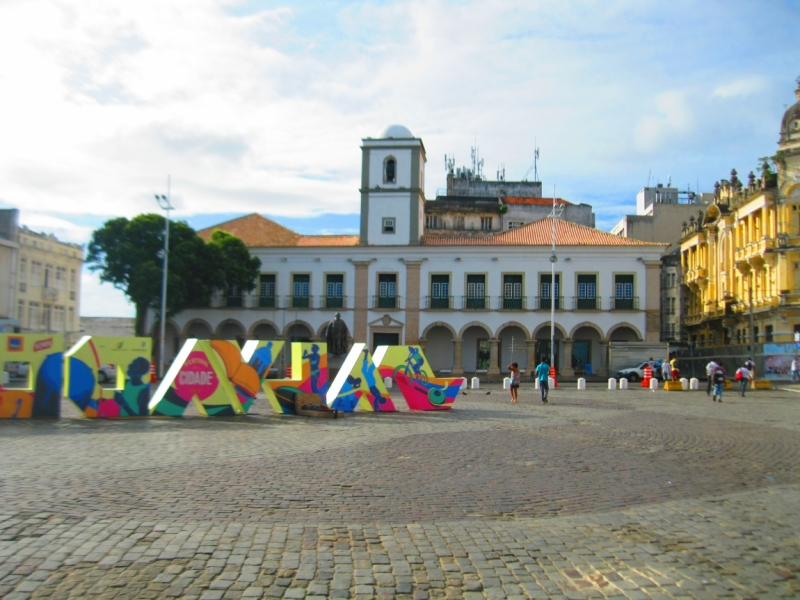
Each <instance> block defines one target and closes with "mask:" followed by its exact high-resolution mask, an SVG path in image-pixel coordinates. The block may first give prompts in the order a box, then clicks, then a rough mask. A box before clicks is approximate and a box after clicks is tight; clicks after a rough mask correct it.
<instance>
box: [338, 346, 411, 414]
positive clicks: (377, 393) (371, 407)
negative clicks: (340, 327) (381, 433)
mask: <svg viewBox="0 0 800 600" xmlns="http://www.w3.org/2000/svg"><path fill="white" fill-rule="evenodd" d="M327 403H328V406H329V407H330V408H333V409H336V410H341V411H343V412H353V411H355V410H362V411H376V412H377V411H382V412H395V411H396V410H397V408H396V407H395V405H394V403H393V402H392V399H391V397H390V396H389V391H388V390H387V389H386V386H385V385H384V383H383V378H382V377H381V374H380V372H379V371H378V368H377V366H376V365H375V363H374V362H373V360H372V356H371V355H370V352H369V348H367V345H366V344H353V347H352V348H351V349H350V352H349V353H348V355H347V358H346V359H345V361H344V363H343V364H342V368H341V369H339V373H338V375H337V376H336V379H334V381H333V383H331V387H330V389H329V390H328V395H327Z"/></svg>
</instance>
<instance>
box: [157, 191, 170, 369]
mask: <svg viewBox="0 0 800 600" xmlns="http://www.w3.org/2000/svg"><path fill="white" fill-rule="evenodd" d="M170 184H171V181H170V176H167V195H166V196H164V195H163V194H161V195H159V194H156V202H158V205H159V206H160V207H161V209H162V210H163V211H164V212H165V213H166V218H165V219H164V249H163V250H161V252H160V254H161V255H162V257H163V258H164V273H163V275H162V279H161V328H160V336H159V337H160V339H159V349H158V378H159V379H162V378H163V377H164V336H165V334H166V329H167V266H168V263H169V211H171V210H173V206H172V204H170V202H169V199H170Z"/></svg>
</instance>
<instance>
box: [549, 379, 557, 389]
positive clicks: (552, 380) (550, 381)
mask: <svg viewBox="0 0 800 600" xmlns="http://www.w3.org/2000/svg"><path fill="white" fill-rule="evenodd" d="M547 385H548V389H550V390H553V389H554V388H555V387H556V380H555V379H553V378H552V377H548V378H547Z"/></svg>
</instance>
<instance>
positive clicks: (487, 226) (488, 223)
mask: <svg viewBox="0 0 800 600" xmlns="http://www.w3.org/2000/svg"><path fill="white" fill-rule="evenodd" d="M492 219H493V217H481V229H482V230H483V231H491V229H492Z"/></svg>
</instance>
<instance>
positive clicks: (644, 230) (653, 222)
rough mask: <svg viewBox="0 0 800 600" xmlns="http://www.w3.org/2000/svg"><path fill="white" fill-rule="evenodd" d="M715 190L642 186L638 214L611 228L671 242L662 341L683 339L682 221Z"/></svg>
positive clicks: (664, 268) (664, 266)
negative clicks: (697, 190)
mask: <svg viewBox="0 0 800 600" xmlns="http://www.w3.org/2000/svg"><path fill="white" fill-rule="evenodd" d="M711 200H712V194H696V193H694V192H688V191H687V192H681V191H679V190H678V189H677V188H674V187H671V186H670V185H667V186H664V185H662V184H658V185H657V186H656V187H645V188H642V189H641V190H640V191H639V193H638V194H637V195H636V214H635V215H626V216H624V217H622V219H621V220H620V222H619V223H617V224H616V225H615V226H614V228H613V229H612V230H611V233H612V234H614V235H619V236H623V237H627V238H633V239H636V240H643V241H646V242H664V243H667V244H669V246H667V250H666V252H665V253H664V256H663V257H662V258H661V303H660V313H661V316H660V318H661V326H660V329H661V341H663V342H671V343H674V342H682V341H685V340H684V336H683V335H682V332H681V306H682V304H683V299H682V296H681V266H680V256H679V255H680V249H679V241H680V239H681V237H682V235H683V227H682V222H683V221H686V220H687V219H689V218H691V217H692V216H694V215H695V214H696V213H697V210H698V209H700V208H703V207H705V206H707V205H708V204H709V203H710V202H711Z"/></svg>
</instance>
